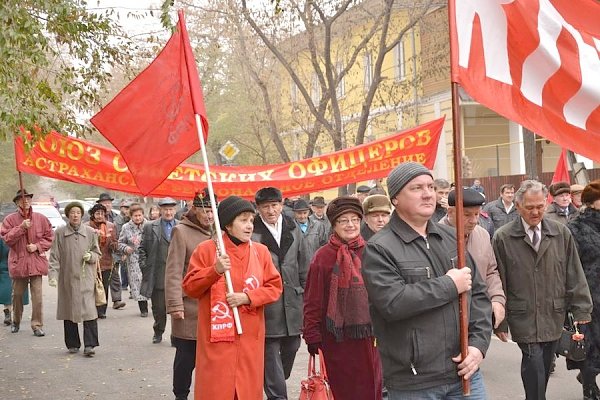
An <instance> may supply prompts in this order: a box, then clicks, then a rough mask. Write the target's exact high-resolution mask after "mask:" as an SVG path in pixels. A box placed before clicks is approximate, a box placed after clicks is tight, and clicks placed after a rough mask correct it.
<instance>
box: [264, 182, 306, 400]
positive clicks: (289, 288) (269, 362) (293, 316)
mask: <svg viewBox="0 0 600 400" xmlns="http://www.w3.org/2000/svg"><path fill="white" fill-rule="evenodd" d="M254 199H255V201H256V207H257V209H258V215H257V217H256V218H255V219H254V233H253V234H252V240H253V241H255V242H259V243H262V244H264V245H265V246H267V247H268V248H269V251H270V253H271V258H272V259H273V264H274V265H275V267H276V268H277V271H279V273H280V274H281V278H282V280H283V285H284V286H283V294H282V295H281V297H280V298H279V300H277V301H276V302H275V303H272V304H269V305H268V306H266V307H265V327H266V338H265V376H264V389H265V393H266V395H267V399H268V400H283V399H287V398H288V397H287V387H286V383H285V381H286V379H287V378H289V377H290V374H291V372H292V367H293V365H294V359H295V358H296V352H297V351H298V348H299V347H300V328H301V327H302V307H303V303H304V296H303V293H304V285H305V283H306V273H307V270H308V262H307V260H306V257H304V255H303V254H302V248H303V247H302V241H303V239H302V231H301V230H300V228H298V226H297V225H296V223H295V222H294V220H293V219H292V218H289V217H288V216H285V215H283V214H282V210H283V199H282V194H281V191H280V190H279V189H277V188H274V187H266V188H262V189H260V190H259V191H258V192H256V195H255V198H254Z"/></svg>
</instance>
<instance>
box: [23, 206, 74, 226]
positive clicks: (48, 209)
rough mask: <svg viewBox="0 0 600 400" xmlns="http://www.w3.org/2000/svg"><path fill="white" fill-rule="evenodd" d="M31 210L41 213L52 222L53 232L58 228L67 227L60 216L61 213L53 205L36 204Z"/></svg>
mask: <svg viewBox="0 0 600 400" xmlns="http://www.w3.org/2000/svg"><path fill="white" fill-rule="evenodd" d="M31 208H32V209H33V211H34V212H37V213H40V214H42V215H44V216H45V217H46V218H48V220H49V221H50V224H51V225H52V230H53V231H55V230H56V228H60V227H61V226H65V225H67V223H66V222H65V220H64V219H63V217H62V216H61V215H60V212H58V210H57V209H56V207H54V206H53V205H52V204H36V203H33V204H32V205H31Z"/></svg>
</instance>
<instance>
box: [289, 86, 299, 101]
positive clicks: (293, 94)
mask: <svg viewBox="0 0 600 400" xmlns="http://www.w3.org/2000/svg"><path fill="white" fill-rule="evenodd" d="M290 100H291V101H292V106H294V107H295V106H297V105H298V85H296V82H293V81H292V84H291V85H290Z"/></svg>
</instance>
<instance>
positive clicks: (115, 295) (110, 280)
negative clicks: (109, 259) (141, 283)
mask: <svg viewBox="0 0 600 400" xmlns="http://www.w3.org/2000/svg"><path fill="white" fill-rule="evenodd" d="M102 284H103V285H104V293H105V294H106V304H105V305H103V306H100V307H96V308H97V309H98V314H104V315H106V308H107V306H108V291H109V289H110V298H111V299H112V301H113V302H115V301H121V278H120V277H119V265H118V264H115V265H114V266H113V269H112V270H108V271H102Z"/></svg>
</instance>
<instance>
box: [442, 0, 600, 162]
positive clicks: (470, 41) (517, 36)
mask: <svg viewBox="0 0 600 400" xmlns="http://www.w3.org/2000/svg"><path fill="white" fill-rule="evenodd" d="M449 4H450V10H449V12H450V29H451V49H452V81H453V82H457V83H459V84H460V85H461V86H462V87H463V88H464V89H465V90H466V91H467V92H468V93H469V94H470V95H471V96H472V97H473V98H475V99H476V100H477V101H478V102H480V103H481V104H483V105H485V106H486V107H488V108H490V109H492V110H494V111H496V112H498V113H499V114H501V115H503V116H505V117H506V118H508V119H511V120H513V121H516V122H518V123H520V124H521V125H523V126H525V127H527V128H529V129H530V130H532V131H534V132H536V133H537V134H539V135H541V136H544V137H545V138H547V139H549V140H551V141H552V142H554V143H557V144H559V145H560V146H561V147H567V148H569V149H571V150H573V151H574V152H576V153H579V154H582V155H585V156H586V157H589V158H591V159H594V160H600V157H599V155H598V154H599V153H598V151H597V150H595V149H598V148H600V78H599V74H600V73H599V71H600V57H599V51H600V24H598V21H600V3H598V2H596V1H593V0H581V1H567V0H500V1H499V0H460V1H458V0H450V3H449Z"/></svg>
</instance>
